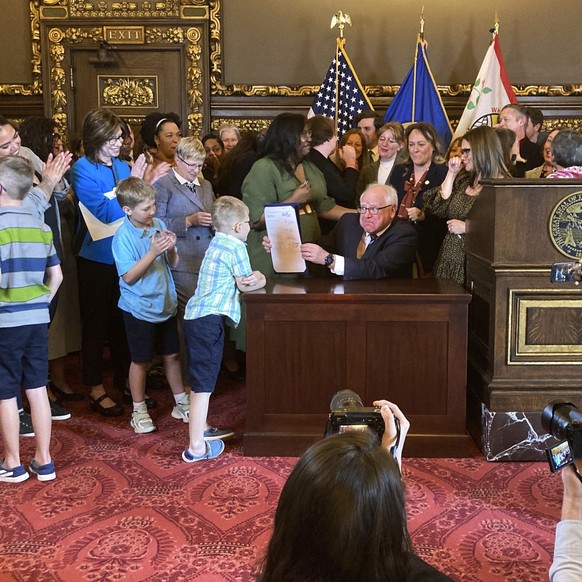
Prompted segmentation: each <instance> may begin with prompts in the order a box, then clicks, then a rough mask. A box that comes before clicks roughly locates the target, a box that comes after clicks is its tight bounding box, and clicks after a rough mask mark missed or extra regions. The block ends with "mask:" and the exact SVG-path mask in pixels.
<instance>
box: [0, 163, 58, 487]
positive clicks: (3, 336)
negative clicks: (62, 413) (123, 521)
mask: <svg viewBox="0 0 582 582" xmlns="http://www.w3.org/2000/svg"><path fill="white" fill-rule="evenodd" d="M33 175H34V170H33V168H32V166H31V164H30V162H29V161H28V160H26V159H24V158H22V157H19V156H5V157H1V158H0V434H1V435H2V442H3V443H4V455H5V456H4V459H3V460H2V461H1V462H0V482H6V483H20V482H22V481H26V479H28V477H29V473H28V472H27V471H26V469H25V467H24V465H22V464H21V462H20V447H19V426H20V422H19V416H18V407H17V404H16V397H17V394H18V392H19V391H20V389H21V386H22V387H24V389H25V390H26V394H27V397H28V401H29V403H30V410H31V414H32V424H33V427H34V432H35V435H36V451H35V455H34V457H33V459H32V460H31V461H30V465H29V468H30V471H31V472H32V473H34V474H35V475H36V476H37V478H38V479H39V480H40V481H50V480H51V479H54V478H55V477H56V473H55V465H54V462H53V460H52V458H51V455H50V451H49V445H50V439H51V409H50V404H49V400H48V396H47V392H46V384H47V381H48V324H49V310H48V307H49V303H50V301H51V300H52V298H53V297H54V296H55V294H56V292H57V290H58V288H59V285H60V284H61V281H62V279H63V275H62V272H61V267H60V265H59V259H58V257H57V254H56V252H55V247H54V244H53V236H52V232H51V229H50V227H49V226H47V225H46V224H44V223H43V222H41V221H40V220H38V219H36V218H34V217H33V216H32V214H30V212H29V211H27V210H26V209H25V208H23V206H22V200H23V198H24V197H25V196H26V194H27V192H28V191H29V190H30V188H31V187H32V179H33Z"/></svg>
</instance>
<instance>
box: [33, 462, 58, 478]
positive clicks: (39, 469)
mask: <svg viewBox="0 0 582 582" xmlns="http://www.w3.org/2000/svg"><path fill="white" fill-rule="evenodd" d="M29 467H30V472H31V473H34V474H35V475H36V478H37V479H38V480H39V481H52V480H53V479H55V478H56V476H57V474H56V472H55V463H54V461H51V462H50V463H47V464H46V465H38V464H37V462H36V461H35V460H34V459H31V461H30V465H29Z"/></svg>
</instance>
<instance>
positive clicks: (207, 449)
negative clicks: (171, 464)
mask: <svg viewBox="0 0 582 582" xmlns="http://www.w3.org/2000/svg"><path fill="white" fill-rule="evenodd" d="M212 225H213V226H214V228H215V230H216V235H215V237H214V238H213V239H212V241H211V242H210V246H209V247H208V250H207V251H206V254H205V255H204V259H203V260H202V266H201V267H200V275H199V278H198V287H197V288H196V293H195V294H194V296H193V297H192V298H191V299H190V300H189V301H188V304H187V305H186V313H185V315H184V338H185V341H186V354H187V357H188V379H189V381H190V386H191V387H192V392H191V394H190V426H189V436H190V442H189V444H188V447H187V448H186V449H185V450H184V452H183V453H182V459H183V460H184V461H186V463H194V462H196V461H202V460H205V459H214V458H216V457H218V455H220V454H221V453H222V451H223V450H224V442H223V441H222V439H223V438H227V437H228V436H232V434H233V432H232V431H229V430H220V429H216V428H212V427H210V426H208V424H207V421H206V418H207V416H208V404H209V401H210V395H211V394H212V393H213V392H214V388H215V386H216V379H217V378H218V373H219V371H220V363H221V361H222V351H223V348H224V323H225V319H229V320H230V321H231V322H232V324H233V325H234V326H237V325H238V323H239V321H240V314H241V308H240V293H239V291H242V292H243V293H245V292H247V291H255V290H256V289H261V288H262V287H264V286H265V282H266V281H265V277H264V275H263V274H262V273H260V272H259V271H254V272H253V271H252V269H251V264H250V261H249V255H248V252H247V248H246V244H245V241H246V240H247V236H248V234H249V230H250V220H249V209H248V208H247V206H246V205H245V204H244V203H243V202H241V201H240V200H238V199H237V198H234V197H232V196H222V197H220V198H218V199H217V200H215V201H214V203H213V204H212Z"/></svg>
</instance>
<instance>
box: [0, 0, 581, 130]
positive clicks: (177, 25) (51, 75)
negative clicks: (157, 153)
mask: <svg viewBox="0 0 582 582" xmlns="http://www.w3.org/2000/svg"><path fill="white" fill-rule="evenodd" d="M29 6H30V16H31V18H30V27H31V32H32V53H33V58H32V63H31V66H32V72H33V82H32V83H31V84H28V85H22V84H3V85H0V96H1V95H11V96H41V95H42V96H43V98H44V100H45V101H48V102H49V103H50V107H49V108H50V110H51V112H52V113H53V114H55V115H56V116H57V119H59V120H60V122H66V99H67V97H66V94H67V92H66V85H65V83H66V77H67V74H68V73H67V72H66V71H65V69H64V68H63V59H64V57H65V50H66V48H67V46H71V45H79V44H83V43H86V44H91V43H94V44H96V43H98V41H99V40H100V39H101V38H104V36H103V34H104V33H103V26H102V24H103V23H101V22H98V21H100V20H103V21H104V20H105V19H107V24H108V25H110V24H111V23H112V21H113V22H114V23H126V24H127V25H129V24H136V23H139V24H142V25H143V24H144V23H145V24H146V25H147V22H148V20H150V19H155V22H156V23H160V22H162V19H166V22H164V26H157V25H150V26H145V29H146V31H147V33H146V39H145V42H146V43H166V44H181V43H184V44H185V46H186V52H187V58H188V69H187V71H186V80H187V87H186V94H187V103H188V108H189V110H190V112H189V116H188V123H189V126H190V128H191V130H192V131H194V132H196V133H198V132H199V131H201V128H202V126H203V121H202V116H203V111H204V109H203V107H202V106H203V105H204V104H205V103H206V105H207V106H208V108H209V109H208V110H210V107H212V108H213V109H216V114H215V119H214V120H212V121H211V122H209V121H205V125H206V127H208V126H210V125H211V126H213V127H216V126H217V125H218V119H219V118H220V119H228V120H229V121H231V120H234V121H236V122H237V123H238V124H239V125H243V126H245V125H247V126H249V127H261V126H262V125H263V124H264V122H265V120H268V119H269V118H270V117H272V116H273V111H274V109H275V108H279V109H281V108H284V107H287V106H289V105H290V106H291V107H293V106H294V105H293V103H294V101H289V100H288V97H296V98H298V99H299V101H298V103H301V104H304V103H305V102H306V101H308V100H309V98H310V97H311V96H313V95H315V94H316V92H317V90H318V88H319V87H318V86H317V85H268V84H248V85H247V84H230V85H229V84H226V83H225V81H224V64H225V62H224V61H225V59H227V58H228V55H225V54H224V53H223V46H224V42H223V40H224V39H223V21H224V13H225V12H226V11H227V10H228V5H226V4H225V2H224V0H126V1H115V0H30V1H29ZM92 21H96V22H92ZM194 21H196V22H201V21H204V22H207V23H208V27H207V28H204V29H202V28H197V27H195V26H193V25H194V24H195V22H194ZM51 23H54V26H50V24H51ZM41 31H42V33H43V34H45V35H46V36H47V38H45V39H43V44H44V45H45V46H47V53H48V54H47V56H48V59H47V65H46V66H47V67H49V69H50V70H49V71H48V72H47V71H44V72H43V70H42V65H43V63H42V59H41ZM54 31H60V32H59V33H57V32H54ZM51 35H52V36H51ZM55 39H58V40H55ZM241 42H246V37H245V32H244V31H241ZM61 43H63V44H61ZM206 46H208V50H206V48H205V47H206ZM203 55H207V56H208V63H206V62H202V60H201V59H202V58H203ZM206 67H207V70H208V71H209V75H208V76H209V79H208V83H207V84H205V83H204V82H203V70H205V68H206ZM43 78H44V81H45V83H46V82H48V83H49V86H48V87H45V89H46V90H45V91H44V93H43ZM365 89H366V92H367V94H368V95H369V96H370V97H371V98H372V99H373V102H374V103H381V104H382V105H385V103H387V102H388V101H389V99H390V98H391V97H393V96H394V94H395V93H396V91H397V90H398V89H399V85H367V86H366V87H365ZM470 89H471V85H470V84H455V85H440V86H439V91H440V92H441V94H442V96H443V98H445V99H448V100H449V101H448V103H449V104H450V103H453V104H455V105H454V108H455V109H459V107H462V106H463V105H462V103H463V100H464V97H466V96H467V95H468V94H469V92H470ZM514 89H515V91H516V94H517V95H518V97H522V98H525V101H526V102H527V101H528V100H529V102H530V103H532V104H536V105H537V104H538V103H539V106H540V107H542V108H544V109H545V110H546V113H547V115H548V116H549V117H550V119H549V120H548V123H547V126H548V127H555V126H559V125H566V124H567V125H575V126H576V127H580V126H582V119H580V116H579V115H578V114H577V113H578V111H579V110H580V108H582V103H581V102H580V99H579V98H580V97H581V96H582V84H580V85H578V84H569V85H559V84H555V85H550V84H545V85H527V86H526V85H523V86H515V87H514ZM205 92H207V94H206V95H205ZM257 97H265V98H268V103H267V102H266V101H264V102H263V101H260V103H265V105H260V104H259V105H257V103H256V102H255V103H254V104H253V108H254V115H253V116H249V113H248V112H247V111H245V110H246V109H247V108H248V103H249V101H248V98H257ZM222 98H228V108H227V109H229V110H232V111H233V113H232V115H230V114H229V112H227V110H225V109H221V108H220V107H219V106H218V103H219V101H220V99H222ZM279 98H281V100H280V101H279ZM530 98H533V99H530ZM538 98H539V99H538ZM217 100H218V101H217ZM223 101H224V100H223ZM445 102H446V101H445ZM221 103H222V102H221ZM446 103H447V102H446ZM456 104H459V105H456ZM572 105H574V107H572ZM295 106H297V105H295ZM301 106H303V105H301ZM447 107H448V105H447ZM552 111H556V116H552V115H551V112H552ZM225 113H226V114H225ZM452 117H456V115H452ZM454 123H455V120H454V119H453V124H454Z"/></svg>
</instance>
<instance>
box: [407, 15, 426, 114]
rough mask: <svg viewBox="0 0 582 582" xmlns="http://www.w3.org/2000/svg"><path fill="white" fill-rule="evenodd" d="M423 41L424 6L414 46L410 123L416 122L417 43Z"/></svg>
mask: <svg viewBox="0 0 582 582" xmlns="http://www.w3.org/2000/svg"><path fill="white" fill-rule="evenodd" d="M422 41H424V6H423V7H422V12H421V13H420V34H419V35H418V37H417V38H416V46H415V47H414V75H413V80H412V113H411V115H410V119H411V120H412V123H414V122H415V121H416V119H415V113H416V66H417V63H418V43H419V42H422Z"/></svg>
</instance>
